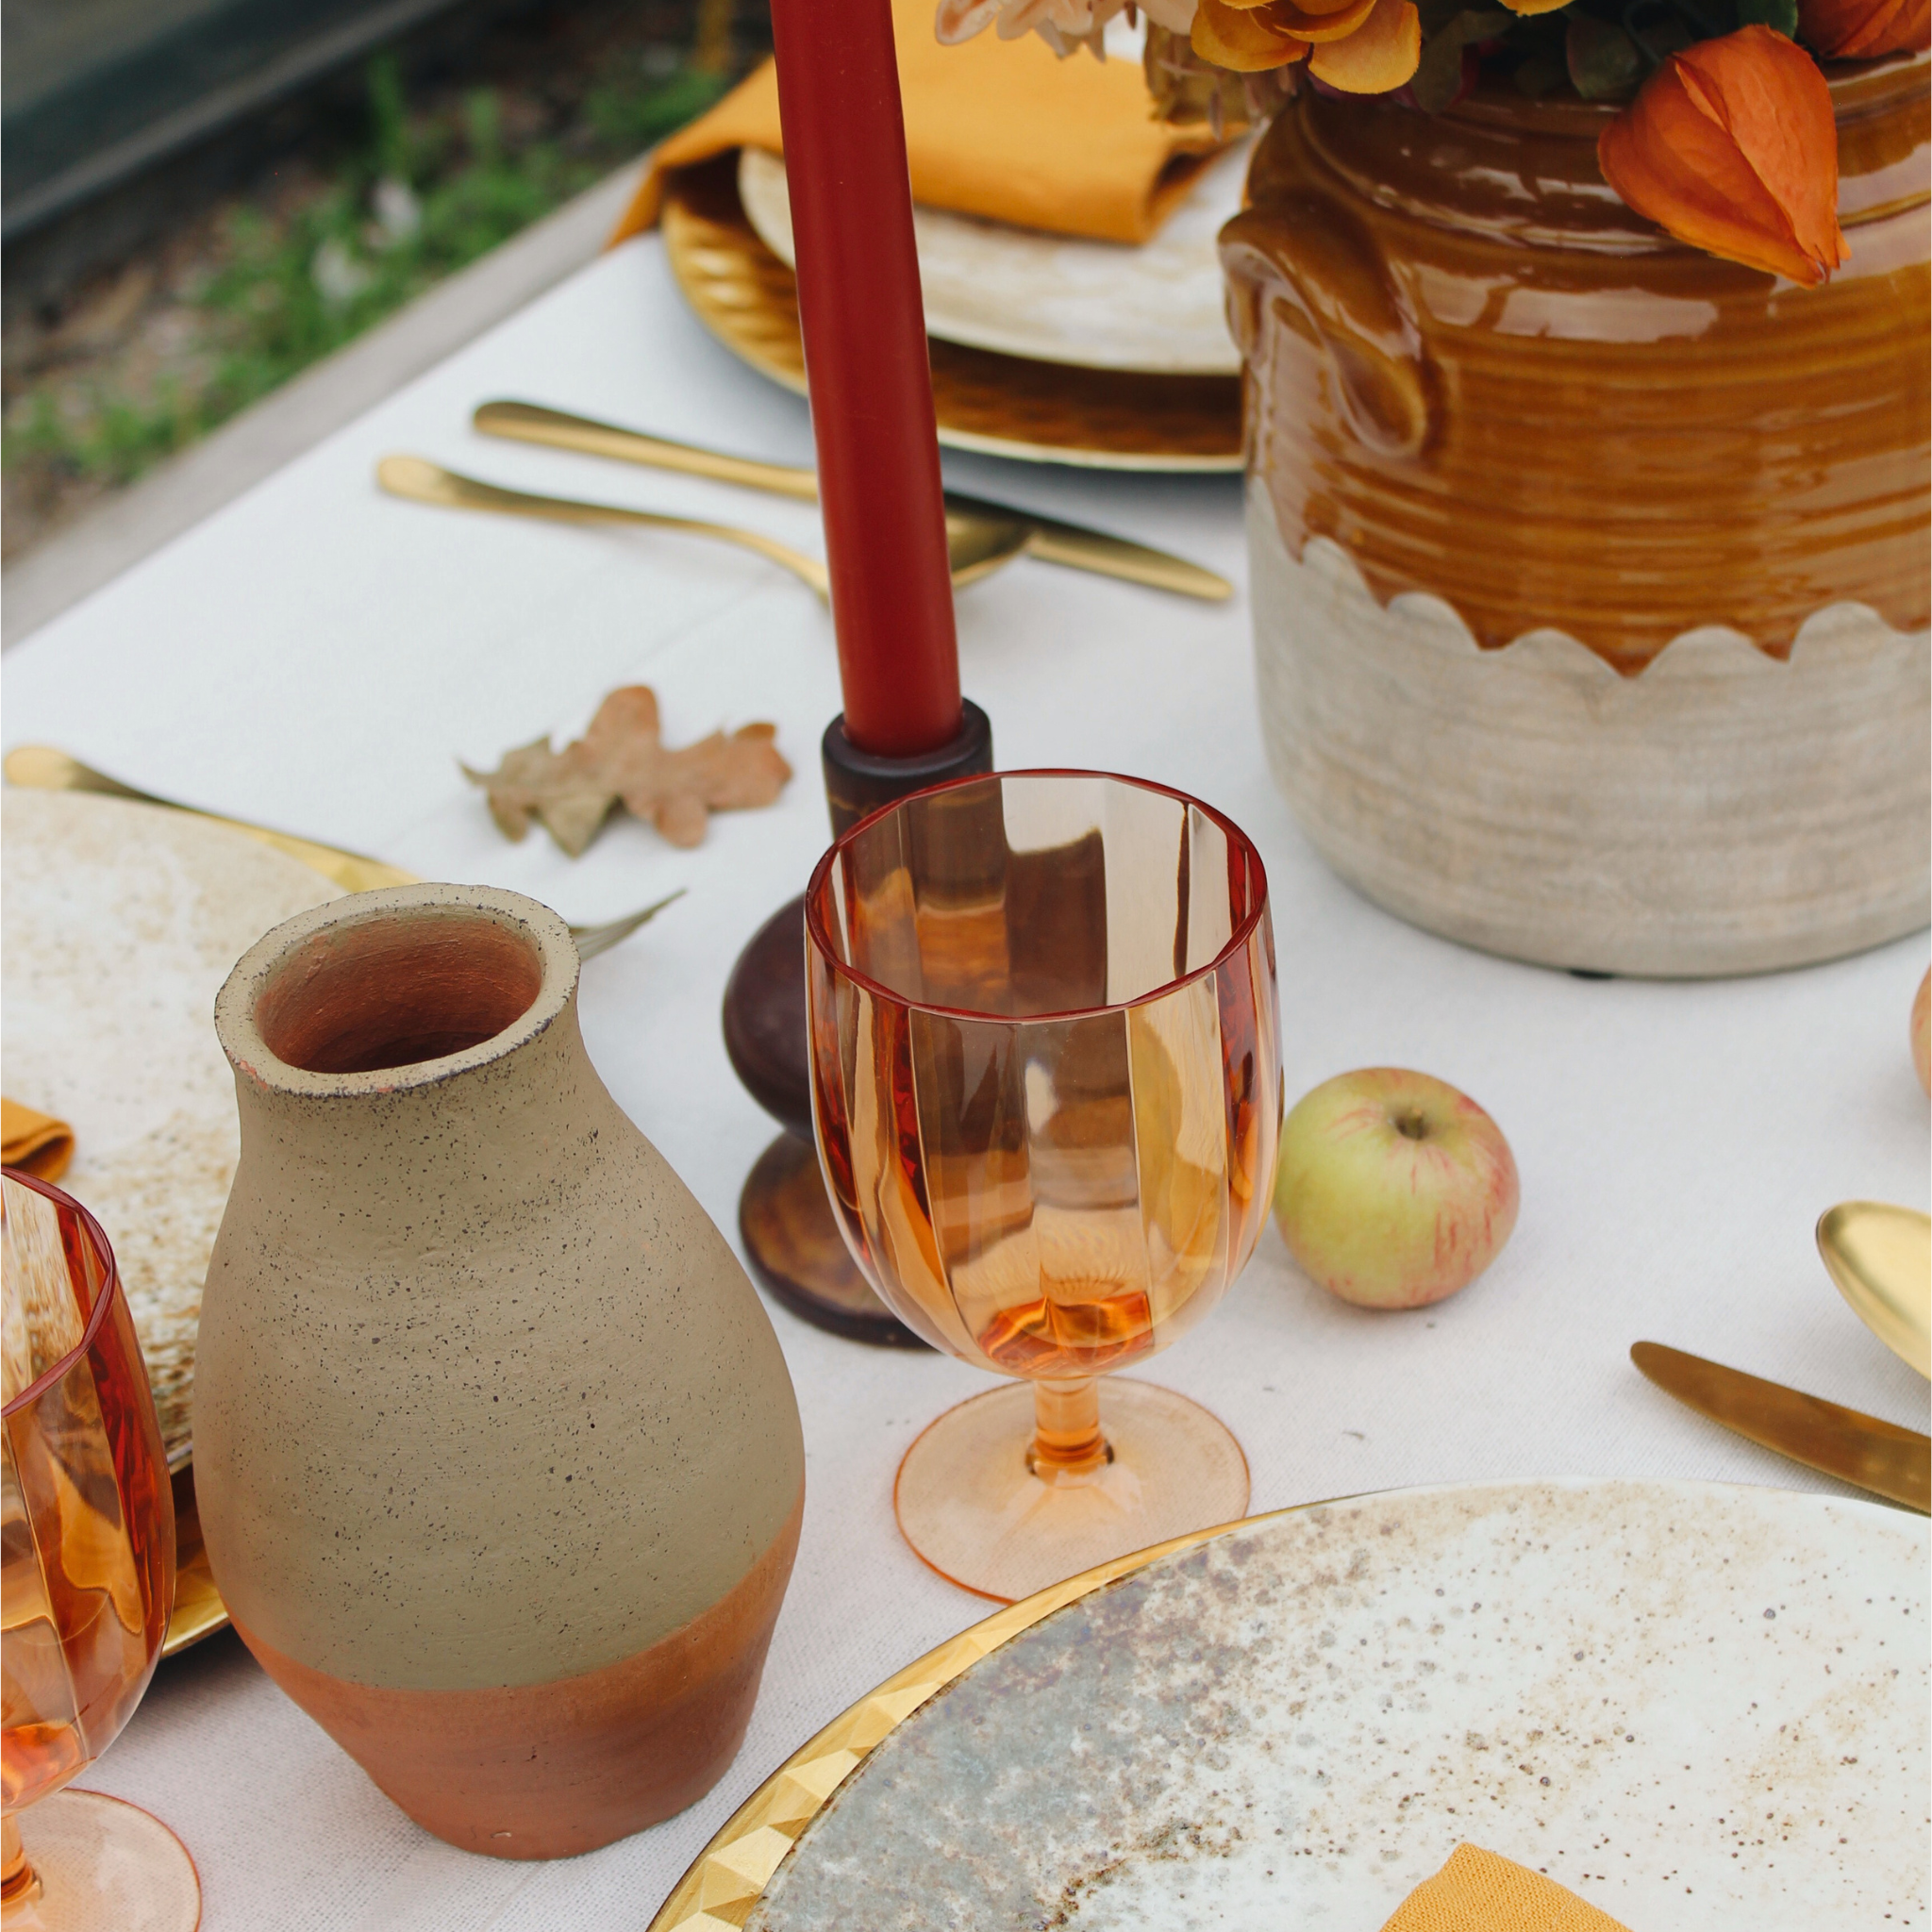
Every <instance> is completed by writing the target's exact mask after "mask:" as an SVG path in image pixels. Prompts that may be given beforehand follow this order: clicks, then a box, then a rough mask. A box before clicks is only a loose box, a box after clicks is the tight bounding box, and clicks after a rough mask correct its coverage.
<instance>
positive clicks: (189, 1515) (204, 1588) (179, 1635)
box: [161, 1462, 228, 1657]
mask: <svg viewBox="0 0 1932 1932" xmlns="http://www.w3.org/2000/svg"><path fill="white" fill-rule="evenodd" d="M174 1480H175V1607H174V1609H173V1610H172V1611H170V1612H169V1615H168V1634H167V1635H166V1636H165V1637H164V1638H163V1639H162V1640H161V1655H162V1656H163V1657H173V1656H174V1655H175V1652H176V1651H181V1650H186V1649H187V1648H188V1646H189V1645H190V1644H191V1643H199V1642H200V1641H201V1640H202V1639H203V1638H204V1637H212V1636H213V1635H214V1634H215V1632H216V1631H217V1630H220V1629H224V1628H225V1627H226V1624H227V1622H228V1607H227V1605H226V1604H225V1603H224V1602H223V1601H222V1593H221V1591H218V1590H217V1589H216V1588H215V1574H214V1572H213V1571H212V1570H211V1569H209V1568H208V1551H207V1550H206V1549H205V1548H204V1547H203V1545H202V1541H201V1512H200V1510H199V1509H197V1508H196V1507H195V1502H194V1465H193V1464H192V1462H191V1463H188V1464H186V1465H185V1466H184V1467H182V1468H180V1469H177V1470H176V1471H175V1479H174Z"/></svg>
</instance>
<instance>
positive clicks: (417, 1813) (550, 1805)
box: [235, 1495, 805, 1858]
mask: <svg viewBox="0 0 1932 1932" xmlns="http://www.w3.org/2000/svg"><path fill="white" fill-rule="evenodd" d="M804 1509H805V1499H804V1497H803V1496H802V1495H801V1496H800V1498H799V1502H798V1507H796V1508H794V1509H793V1510H792V1512H791V1517H790V1519H789V1520H788V1521H787V1523H786V1524H785V1527H784V1528H783V1529H782V1530H781V1531H780V1532H779V1534H778V1535H777V1536H776V1537H775V1538H774V1540H773V1541H772V1542H771V1543H770V1545H769V1546H768V1547H767V1548H766V1549H765V1551H764V1553H763V1554H762V1555H761V1556H760V1557H758V1560H757V1561H756V1562H755V1563H753V1565H752V1566H751V1568H750V1570H749V1571H747V1572H746V1573H745V1575H744V1577H743V1579H742V1580H741V1582H740V1583H738V1584H737V1585H736V1587H735V1588H733V1589H732V1590H731V1591H730V1592H729V1593H728V1594H727V1595H725V1596H724V1598H722V1599H721V1600H720V1601H719V1602H718V1603H716V1604H714V1605H713V1606H712V1607H710V1608H709V1609H708V1610H706V1611H705V1612H704V1613H703V1614H702V1615H700V1616H697V1617H693V1618H692V1619H691V1622H690V1623H689V1624H685V1625H684V1626H683V1627H682V1628H681V1629H677V1630H674V1631H673V1632H672V1633H671V1634H670V1635H669V1636H668V1637H665V1638H661V1639H660V1640H659V1641H658V1642H656V1643H654V1644H652V1645H651V1647H650V1648H649V1649H648V1650H643V1651H640V1652H639V1653H638V1655H637V1656H635V1657H625V1659H624V1660H623V1661H622V1662H620V1663H615V1664H609V1665H607V1666H606V1667H605V1668H604V1669H603V1670H600V1671H590V1672H586V1673H585V1674H583V1675H581V1676H576V1677H564V1678H559V1679H558V1680H556V1681H555V1682H552V1683H548V1684H518V1685H511V1686H508V1687H505V1688H502V1689H490V1690H475V1691H409V1690H393V1689H388V1688H381V1687H377V1686H375V1685H369V1684H356V1683H350V1682H348V1681H347V1680H345V1679H343V1678H341V1677H334V1676H331V1675H329V1674H327V1673H326V1672H325V1671H318V1670H314V1669H312V1668H311V1667H310V1666H308V1665H307V1664H304V1663H299V1662H297V1661H296V1660H295V1659H294V1658H293V1657H284V1656H283V1655H282V1654H281V1653H280V1652H279V1651H277V1650H276V1649H275V1647H274V1646H273V1645H271V1644H268V1643H265V1642H263V1641H261V1639H260V1638H258V1637H257V1636H256V1635H255V1634H254V1633H253V1632H252V1631H250V1630H249V1629H248V1628H247V1626H246V1625H245V1624H243V1623H242V1620H241V1619H240V1618H239V1617H238V1618H237V1619H236V1620H235V1627H236V1629H237V1630H238V1631H239V1632H240V1633H241V1636H242V1641H243V1642H244V1643H246V1644H247V1646H248V1648H249V1649H250V1650H251V1651H252V1652H253V1653H254V1654H255V1657H256V1660H257V1661H258V1663H259V1664H260V1665H261V1667H262V1669H263V1670H265V1671H266V1672H267V1673H268V1674H269V1675H270V1676H271V1677H273V1678H274V1679H275V1682H276V1684H277V1685H279V1686H280V1688H281V1689H282V1690H283V1691H286V1692H287V1693H288V1694H289V1696H291V1698H293V1699H294V1701H295V1702H296V1703H297V1704H299V1705H300V1706H301V1707H302V1708H303V1709H304V1710H306V1711H307V1712H308V1715H309V1716H310V1717H312V1718H313V1719H314V1720H315V1721H316V1723H317V1724H320V1725H321V1726H322V1727H323V1729H324V1730H325V1731H326V1732H327V1733H328V1734H329V1736H330V1737H332V1738H333V1739H334V1740H336V1742H337V1743H339V1744H340V1745H341V1747H342V1749H343V1750H345V1751H346V1752H348V1754H349V1755H350V1757H353V1758H355V1760H356V1761H357V1763H358V1764H359V1765H361V1767H362V1769H363V1770H364V1771H366V1772H367V1773H368V1774H369V1775H370V1777H371V1778H372V1779H374V1780H375V1784H376V1785H377V1786H378V1787H379V1788H380V1790H382V1791H383V1792H384V1793H386V1794H387V1795H388V1796H389V1797H390V1798H391V1799H393V1800H394V1802H395V1803H396V1804H397V1805H399V1806H400V1807H402V1808H403V1809H404V1810H405V1811H407V1812H408V1814H409V1816H410V1817H411V1818H413V1819H414V1820H415V1821H416V1823H417V1824H420V1825H422V1826H423V1828H424V1829H425V1831H430V1832H434V1833H435V1835H436V1836H437V1837H438V1838H440V1839H442V1840H445V1841H446V1842H447V1843H449V1844H453V1845H456V1846H457V1847H458V1848H459V1849H460V1850H462V1851H466V1852H486V1853H488V1854H490V1855H491V1857H498V1858H567V1857H574V1856H575V1854H577V1853H579V1852H590V1851H595V1850H596V1849H597V1847H598V1846H599V1845H607V1844H609V1843H610V1842H611V1841H612V1840H615V1839H620V1838H625V1837H628V1836H629V1834H630V1833H632V1832H634V1831H641V1830H643V1829H644V1827H645V1826H646V1825H651V1824H658V1823H659V1822H660V1821H662V1820H663V1819H666V1818H669V1817H671V1816H672V1815H673V1813H675V1812H678V1811H681V1810H683V1809H684V1807H686V1806H687V1805H691V1804H694V1803H695V1802H696V1801H697V1800H698V1799H699V1798H701V1797H703V1796H704V1794H705V1793H706V1792H707V1791H708V1790H710V1789H711V1787H712V1786H713V1785H714V1784H716V1783H717V1781H718V1779H719V1778H720V1777H721V1776H723V1775H724V1771H725V1769H726V1767H727V1766H728V1765H729V1764H730V1762H731V1759H732V1757H734V1756H735V1755H736V1753H737V1751H738V1747H739V1745H740V1744H741V1742H742V1741H743V1739H744V1732H745V1726H746V1725H747V1724H749V1723H750V1722H751V1712H752V1705H753V1703H754V1702H755V1701H756V1699H757V1696H758V1679H759V1677H760V1675H761V1674H762V1673H763V1671H764V1664H765V1651H766V1648H767V1647H768V1646H769V1644H770V1643H771V1641H772V1626H773V1624H775V1623H776V1621H777V1617H778V1606H779V1603H780V1601H781V1600H782V1599H783V1597H784V1594H785V1584H786V1581H787V1579H788V1578H789V1577H790V1575H791V1560H792V1557H793V1556H794V1555H795V1553H796V1551H797V1548H798V1527H799V1522H800V1519H801V1517H802V1515H803V1513H804Z"/></svg>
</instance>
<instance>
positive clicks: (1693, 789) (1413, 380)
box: [1222, 55, 1932, 974]
mask: <svg viewBox="0 0 1932 1932" xmlns="http://www.w3.org/2000/svg"><path fill="white" fill-rule="evenodd" d="M1927 69H1928V61H1927V57H1925V56H1924V55H1920V56H1914V57H1904V58H1897V59H1893V60H1889V61H1884V62H1876V63H1866V64H1863V65H1858V66H1845V67H1843V68H1840V69H1837V70H1834V73H1833V75H1832V79H1831V88H1832V94H1833V99H1834V102H1835V104H1836V106H1837V109H1838V118H1839V128H1840V219H1841V221H1842V224H1843V226H1844V229H1845V233H1846V236H1847V239H1848V240H1849V242H1850V244H1851V257H1852V258H1851V262H1850V264H1849V266H1848V267H1847V268H1845V269H1843V270H1841V271H1840V273H1839V275H1837V276H1836V277H1835V278H1834V280H1833V281H1832V282H1831V283H1830V284H1829V285H1828V286H1826V287H1824V288H1823V289H1820V290H1816V291H1807V290H1801V289H1798V288H1795V287H1793V286H1792V285H1790V283H1786V282H1783V281H1780V280H1778V279H1776V278H1775V277H1774V276H1772V275H1767V274H1763V273H1759V272H1757V271H1753V270H1750V269H1745V268H1741V267H1739V266H1737V265H1736V264H1733V263H1728V262H1722V261H1718V260H1716V259H1715V258H1711V257H1709V256H1707V255H1704V254H1702V253H1701V252H1699V251H1697V250H1694V249H1691V248H1687V247H1685V246H1682V245H1681V244H1679V243H1677V242H1673V241H1671V240H1670V238H1668V237H1667V236H1665V235H1663V234H1662V233H1661V232H1660V231H1659V230H1658V229H1657V228H1656V227H1654V226H1653V225H1651V224H1649V223H1648V222H1645V221H1644V220H1642V219H1641V217H1639V216H1637V215H1636V214H1634V213H1633V212H1632V211H1631V210H1630V209H1629V208H1625V207H1624V204H1623V203H1622V202H1621V201H1619V200H1618V199H1617V197H1616V196H1615V195H1614V194H1613V193H1612V192H1610V190H1609V189H1608V187H1607V185H1606V184H1605V182H1604V180H1603V178H1602V175H1601V174H1600V173H1599V171H1598V169H1597V165H1596V152H1595V148H1596V137H1597V135H1598V133H1599V132H1600V131H1601V129H1602V127H1603V126H1604V125H1605V124H1606V122H1607V118H1608V111H1609V110H1607V109H1605V108H1595V107H1591V106H1588V105H1586V104H1583V103H1580V102H1576V101H1574V100H1572V101H1567V102H1549V103H1543V104H1533V103H1530V102H1528V101H1525V100H1524V99H1522V98H1520V97H1518V96H1516V95H1515V94H1514V93H1513V92H1509V91H1507V88H1505V89H1487V90H1485V91H1483V92H1478V93H1477V94H1475V95H1474V96H1473V97H1472V98H1471V99H1469V100H1466V101H1464V102H1463V103H1461V104H1460V105H1459V106H1457V107H1456V108H1452V109H1450V110H1449V111H1448V112H1446V113H1444V114H1441V115H1440V116H1436V117H1434V118H1431V117H1428V116H1424V115H1423V114H1420V113H1417V112H1415V111H1413V110H1411V109H1407V108H1401V107H1398V106H1394V105H1392V104H1388V103H1378V102H1372V101H1362V100H1355V99H1351V100H1337V99H1333V98H1327V97H1324V96H1321V95H1316V94H1312V93H1304V94H1303V95H1302V96H1301V97H1300V98H1299V99H1297V100H1296V101H1295V102H1294V103H1293V104H1292V105H1291V107H1290V108H1288V109H1287V110H1286V111H1284V113H1283V114H1282V115H1281V116H1280V117H1279V119H1277V121H1276V122H1275V123H1274V126H1273V127H1272V128H1271V129H1270V130H1269V132H1268V134H1267V136H1266V137H1265V138H1264V140H1263V142H1261V145H1260V147H1259V149H1258V150H1257V155H1256V158H1255V162H1254V166H1253V170H1252V173H1251V175H1250V182H1249V192H1250V198H1251V203H1252V205H1251V207H1250V208H1248V210H1247V211H1246V212H1244V213H1243V214H1241V215H1240V216H1238V217H1237V218H1236V219H1235V220H1234V221H1233V222H1232V223H1230V224H1229V225H1228V226H1227V227H1226V228H1225V229H1224V231H1223V237H1222V255H1223V259H1224V263H1225V266H1226V269H1227V273H1228V276H1229V281H1230V312H1231V316H1232V320H1233V323H1234V326H1235V329H1236V333H1237V335H1238V337H1239V339H1240V341H1241V346H1242V350H1243V354H1244V358H1245V363H1246V370H1247V404H1248V408H1247V416H1248V431H1247V434H1248V471H1249V477H1250V505H1249V508H1250V531H1251V549H1252V554H1253V558H1254V601H1255V621H1256V627H1257V667H1258V675H1259V686H1260V694H1261V705H1262V715H1263V727H1264V733H1265V735H1266V737H1267V740H1268V744H1269V750H1270V755H1271V758H1272V760H1273V762H1274V769H1275V772H1276V775H1277V777H1278V778H1279V780H1280V782H1281V784H1282V786H1283V788H1284V790H1285V791H1287V793H1288V795H1289V797H1290V800H1291V803H1292V804H1293V805H1294V807H1295V808H1296V811H1297V814H1298V816H1299V817H1300V818H1301V820H1302V822H1303V824H1304V826H1305V827H1306V829H1307V831H1308V833H1309V835H1310V837H1311V838H1312V839H1313V841H1314V842H1315V843H1316V844H1317V845H1318V846H1319V847H1320V848H1321V850H1322V851H1323V852H1324V855H1325V856H1326V857H1327V858H1329V860H1330V862H1331V863H1333V864H1334V865H1335V866H1336V867H1337V869H1338V870H1339V871H1341V873H1342V874H1344V875H1345V876H1347V877H1349V878H1351V879H1352V880H1354V881H1355V882H1356V883H1357V884H1358V885H1360V886H1361V887H1362V888H1363V889H1364V890H1365V891H1368V892H1369V894H1370V895H1371V896H1372V897H1374V898H1376V899H1378V900H1380V901H1381V902H1382V903H1384V904H1386V905H1388V906H1390V907H1391V908H1393V909H1395V910H1397V911H1399V912H1402V913H1404V914H1405V915H1406V916H1407V917H1410V918H1412V919H1415V920H1417V921H1418V922H1419V923H1420V924H1425V925H1429V926H1432V927H1435V928H1436V929H1438V930H1440V931H1443V932H1446V933H1448V934H1450V935H1452V936H1453V937H1456V938H1459V939H1463V940H1467V941H1472V942H1473V943H1475V944H1478V945H1483V946H1487V947H1491V948H1492V949H1494V950H1497V951H1501V952H1506V953H1511V954H1515V955H1518V956H1520V957H1524V958H1533V959H1541V960H1545V961H1548V962H1550V963H1553V964H1559V965H1567V966H1576V967H1593V968H1599V969H1604V970H1609V971H1622V972H1638V973H1663V974H1675V973H1691V974H1701V973H1726V972H1738V971H1750V970H1756V969H1760V968H1764V967H1769V966H1779V965H1789V964H1794V963H1798V962H1799V961H1801V960H1805V959H1814V958H1826V957H1830V956H1831V955H1833V954H1836V953H1841V952H1845V951H1849V950H1852V949H1853V948H1855V947H1857V946H1861V945H1867V944H1871V943H1873V942H1874V941H1879V940H1883V939H1887V938H1890V937H1894V936H1896V935H1898V934H1900V933H1903V932H1906V931H1909V930H1912V929H1913V928H1915V927H1917V926H1920V925H1923V924H1924V923H1925V920H1926V916H1927V908H1928V895H1927V874H1928V865H1932V848H1928V839H1927V824H1928V821H1932V785H1928V759H1927V756H1926V741H1927V720H1928V700H1927V655H1926V640H1925V626H1926V623H1927V597H1928V587H1932V535H1928V530H1932V507H1928V498H1927V486H1928V480H1932V470H1928V423H1927V393H1928V332H1927V311H1928V275H1927V260H1928V240H1932V234H1928V226H1927V200H1928V180H1927V168H1928V154H1932V145H1928V113H1927V86H1926V78H1927Z"/></svg>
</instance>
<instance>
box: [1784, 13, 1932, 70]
mask: <svg viewBox="0 0 1932 1932" xmlns="http://www.w3.org/2000/svg"><path fill="white" fill-rule="evenodd" d="M1798 31H1799V32H1800V33H1801V34H1803V35H1804V37H1805V40H1806V42H1807V45H1809V46H1811V47H1812V48H1814V49H1815V50H1816V51H1817V53H1818V55H1819V56H1820V58H1823V59H1826V60H1868V59H1870V58H1872V57H1873V56H1874V54H1905V53H1914V54H1916V53H1918V52H1920V51H1921V50H1923V49H1924V48H1925V47H1927V46H1932V5H1928V0H1798Z"/></svg>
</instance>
